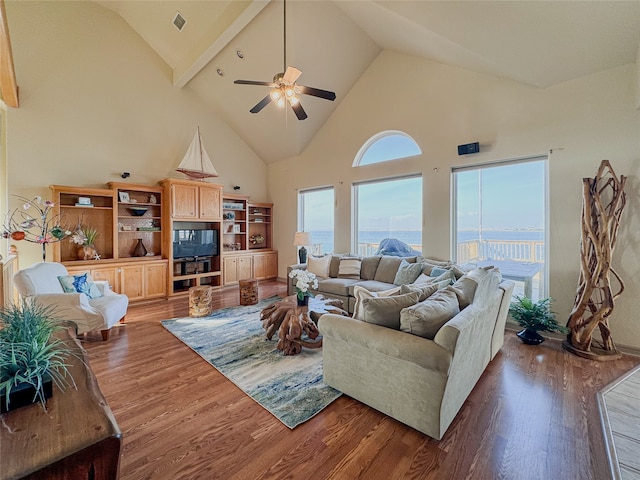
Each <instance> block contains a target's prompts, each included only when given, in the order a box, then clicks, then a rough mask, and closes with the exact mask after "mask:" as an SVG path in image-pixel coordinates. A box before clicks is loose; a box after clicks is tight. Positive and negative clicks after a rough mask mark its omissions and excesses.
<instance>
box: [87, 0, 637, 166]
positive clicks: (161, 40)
mask: <svg viewBox="0 0 640 480" xmlns="http://www.w3.org/2000/svg"><path fill="white" fill-rule="evenodd" d="M96 1H98V3H100V4H101V5H103V6H104V7H106V8H108V9H110V10H112V11H114V12H115V13H117V14H118V15H120V16H121V17H122V18H123V19H124V20H125V21H126V22H127V23H128V24H129V25H130V26H131V27H132V28H133V29H134V30H135V31H136V32H137V33H138V34H139V35H140V36H141V37H142V38H143V39H144V40H145V41H146V42H147V43H148V44H149V46H150V47H151V48H152V49H153V50H154V51H155V52H156V53H157V54H158V55H159V56H160V57H161V58H162V59H163V60H164V61H165V62H166V64H167V65H168V66H169V67H170V69H171V71H172V78H170V79H169V80H170V81H172V82H173V83H174V85H175V88H188V89H191V90H193V91H194V92H195V93H196V94H197V95H198V96H199V97H200V98H201V99H202V101H203V102H206V103H207V104H209V105H211V108H212V109H215V110H216V112H217V113H218V114H219V115H221V116H222V118H223V119H224V120H225V121H226V122H227V123H228V124H229V125H230V126H231V127H232V128H234V129H235V130H236V131H237V133H238V134H239V135H240V137H241V138H243V140H244V141H245V142H246V143H247V144H248V145H249V146H250V147H251V148H252V149H253V150H254V151H255V152H256V154H257V155H258V156H260V157H261V158H262V159H263V160H264V161H265V162H267V163H270V162H274V161H277V160H279V159H282V158H286V157H289V156H292V155H297V154H299V153H301V152H302V151H303V150H304V148H305V147H306V145H307V144H308V143H309V142H310V140H311V139H312V138H313V136H314V135H315V133H316V132H317V131H318V129H320V128H321V126H322V125H323V123H324V122H325V121H326V120H327V119H328V118H329V116H330V115H331V114H332V113H333V111H334V110H335V109H336V107H337V106H338V105H339V104H340V101H341V100H342V99H343V98H344V97H345V96H346V95H347V94H348V92H349V90H350V89H351V88H352V87H353V86H354V85H355V84H356V82H357V81H358V78H359V77H360V76H361V75H362V74H363V73H364V71H365V70H366V69H367V67H368V66H369V65H370V64H371V62H372V61H373V60H374V59H375V58H376V56H377V55H378V53H379V52H380V51H381V50H383V49H388V50H394V51H398V52H401V53H406V54H410V55H415V56H417V57H423V58H427V59H430V60H434V61H437V62H441V63H446V64H451V65H456V66H459V67H463V68H466V69H470V70H474V71H478V72H482V73H487V74H491V75H495V76H499V77H503V78H508V79H512V80H515V81H518V82H522V83H525V84H528V85H531V86H533V87H537V88H547V87H550V86H553V85H555V84H558V83H562V82H565V81H568V80H571V79H573V78H577V77H580V76H583V75H587V74H590V73H594V72H598V71H601V70H605V69H608V68H613V67H616V66H619V65H624V64H629V63H633V62H634V61H635V58H636V53H637V50H638V48H639V46H640V1H638V0H635V1H570V2H567V1H509V2H505V1H401V0H394V1H372V0H357V1H345V0H335V1H328V0H318V1H288V2H287V5H286V6H287V22H286V23H287V25H286V28H287V30H286V31H287V64H288V65H293V66H295V67H297V68H298V69H300V70H302V75H301V77H300V78H299V80H298V83H299V84H302V85H307V86H312V87H317V88H322V89H326V90H332V91H334V92H336V95H337V98H336V100H335V102H330V101H326V100H322V99H318V98H315V97H310V96H302V99H301V100H302V104H303V106H304V108H305V110H306V111H307V113H308V115H309V117H308V118H307V119H306V120H303V121H298V120H297V119H296V117H295V115H294V114H293V112H292V111H291V109H290V108H286V109H284V110H281V109H279V108H278V107H277V106H275V105H274V104H270V105H268V106H267V107H266V108H265V109H264V110H262V111H261V112H260V113H258V114H251V113H249V109H250V108H251V107H253V106H254V105H255V104H256V103H257V102H258V101H259V100H261V99H262V98H263V97H264V96H265V95H266V94H267V93H268V91H269V88H268V87H264V86H246V85H235V84H234V83H233V81H234V80H236V79H248V80H260V81H271V80H272V78H273V76H274V74H276V73H278V72H282V71H283V70H284V65H283V3H282V1H280V0H271V1H269V0H253V1H251V0H215V1H213V0H209V1H207V0H205V1H177V0H162V1H154V0H149V1H132V0H120V1H117V0H104V1H102V0H96ZM178 11H179V12H180V13H181V15H182V16H183V17H184V18H185V19H186V20H187V23H186V25H185V27H184V28H183V30H182V31H178V30H177V29H176V27H175V26H174V25H173V22H172V21H173V19H174V16H175V14H176V12H178ZM238 50H239V51H240V52H241V55H242V57H243V58H240V56H239V55H238V53H237V52H238ZM218 70H220V71H221V72H222V75H220V74H219V73H218ZM398 82H399V85H401V82H402V72H398ZM372 101H376V99H372ZM205 141H206V139H205Z"/></svg>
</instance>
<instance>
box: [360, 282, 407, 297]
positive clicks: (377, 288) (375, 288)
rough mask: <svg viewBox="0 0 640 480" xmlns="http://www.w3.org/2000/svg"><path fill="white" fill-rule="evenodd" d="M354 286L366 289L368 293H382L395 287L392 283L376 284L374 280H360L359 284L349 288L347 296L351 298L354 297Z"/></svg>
mask: <svg viewBox="0 0 640 480" xmlns="http://www.w3.org/2000/svg"><path fill="white" fill-rule="evenodd" d="M356 285H358V286H359V287H362V288H366V289H367V290H369V291H370V292H382V291H384V290H389V289H390V288H395V287H397V285H394V284H393V283H384V282H377V281H375V280H360V281H359V282H356V283H354V284H353V285H351V286H350V287H349V295H350V296H352V297H355V296H356V293H355V290H354V287H355V286H356Z"/></svg>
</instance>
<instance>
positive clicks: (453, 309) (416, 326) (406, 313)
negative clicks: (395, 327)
mask: <svg viewBox="0 0 640 480" xmlns="http://www.w3.org/2000/svg"><path fill="white" fill-rule="evenodd" d="M458 313H460V308H459V307H458V297H456V294H455V292H454V291H453V290H451V289H449V287H447V288H445V289H443V290H438V291H437V292H436V293H434V294H433V295H431V296H430V297H429V298H427V299H426V300H425V301H424V302H420V303H418V304H416V305H414V306H413V307H409V308H405V309H404V310H402V312H400V330H402V331H403V332H407V333H411V334H413V335H418V336H420V337H424V338H430V339H433V337H435V336H436V333H438V330H440V327H442V326H443V325H444V324H445V323H447V322H448V321H449V320H451V319H452V318H453V317H455V316H456V315H457V314H458Z"/></svg>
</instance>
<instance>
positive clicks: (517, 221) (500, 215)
mask: <svg viewBox="0 0 640 480" xmlns="http://www.w3.org/2000/svg"><path fill="white" fill-rule="evenodd" d="M546 168H547V160H546V157H536V158H533V159H528V160H519V161H512V162H504V163H498V164H490V165H483V166H476V167H464V168H460V169H454V171H453V181H454V202H453V209H454V219H455V228H454V239H453V242H454V249H453V252H454V257H455V260H456V261H457V262H458V263H461V264H464V263H474V264H477V265H481V266H482V265H489V264H493V265H495V266H497V267H498V268H500V271H501V272H502V276H503V277H505V278H510V279H512V280H514V281H515V282H516V288H515V289H514V295H525V296H527V297H530V298H533V299H534V300H538V299H541V298H545V296H546V282H545V281H544V280H545V276H546V271H547V268H546V248H547V242H546V219H547V209H546V205H547V174H546Z"/></svg>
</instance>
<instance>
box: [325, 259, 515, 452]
mask: <svg viewBox="0 0 640 480" xmlns="http://www.w3.org/2000/svg"><path fill="white" fill-rule="evenodd" d="M513 286H514V285H513V282H511V281H501V275H500V272H499V271H497V270H484V269H475V270H472V271H471V272H469V273H467V274H466V275H464V276H463V277H462V278H461V279H459V280H458V281H457V282H456V283H455V284H454V285H453V286H450V287H446V288H445V290H447V289H450V290H453V291H456V290H457V292H456V295H458V297H459V302H460V305H459V306H460V307H462V308H461V311H460V312H459V313H458V314H457V315H455V316H454V317H453V318H452V319H450V320H449V321H447V322H446V323H445V324H444V325H443V326H442V327H440V328H439V329H438V330H437V333H435V336H434V337H433V338H424V337H422V336H418V335H413V334H411V333H407V332H406V331H400V330H395V329H393V328H387V327H384V326H380V325H375V324H371V323H367V322H366V321H361V320H357V319H353V318H346V317H342V316H338V315H330V314H328V315H323V316H322V317H321V318H320V321H319V322H318V327H319V330H320V332H321V334H322V335H323V362H324V363H323V370H324V382H325V383H326V384H328V385H330V386H332V387H334V388H336V389H338V390H340V391H341V392H344V393H345V394H347V395H349V396H351V397H353V398H355V399H357V400H359V401H361V402H362V403H365V404H367V405H369V406H371V407H373V408H375V409H376V410H379V411H381V412H383V413H385V414H387V415H389V416H390V417H393V418H395V419H396V420H399V421H400V422H402V423H405V424H407V425H409V426H411V427H413V428H415V429H416V430H419V431H420V432H422V433H425V434H427V435H429V436H430V437H433V438H435V439H437V440H440V439H441V438H442V436H443V435H444V434H445V432H446V431H447V428H448V427H449V425H450V424H451V422H452V421H453V419H454V418H455V416H456V414H457V413H458V411H459V410H460V408H461V407H462V405H463V403H464V401H465V400H466V398H467V397H468V396H469V394H470V393H471V390H472V389H473V387H474V386H475V384H476V382H477V381H478V379H479V378H480V376H481V375H482V373H483V372H484V369H485V368H486V366H487V365H488V364H489V362H490V361H491V360H492V359H493V358H494V356H495V355H496V354H497V352H498V351H499V350H500V348H501V347H502V344H503V342H504V327H505V322H506V318H507V314H508V311H509V303H510V299H511V293H512V291H513ZM460 291H462V292H463V293H462V294H460ZM434 295H435V294H434ZM465 295H467V296H468V298H467V300H466V301H464V300H463V299H462V297H464V296H465ZM427 300H428V299H427ZM467 301H470V303H469V305H465V303H466V302H467ZM410 308H411V309H413V310H417V311H418V312H417V314H419V313H420V310H421V309H422V311H424V310H425V308H424V306H421V305H420V304H418V305H416V306H414V307H410ZM408 310H409V309H404V310H403V311H402V313H401V324H402V316H403V315H404V316H405V317H409V318H414V319H415V317H416V312H415V311H414V312H413V315H409V313H410V312H409V311H408ZM405 323H406V322H405ZM405 327H406V325H405ZM401 328H402V325H401ZM405 330H406V328H405Z"/></svg>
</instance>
